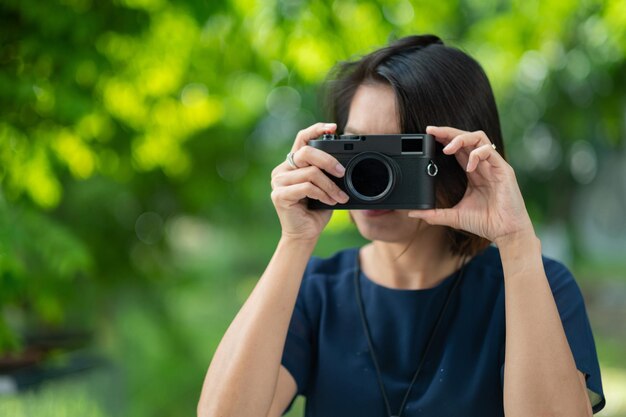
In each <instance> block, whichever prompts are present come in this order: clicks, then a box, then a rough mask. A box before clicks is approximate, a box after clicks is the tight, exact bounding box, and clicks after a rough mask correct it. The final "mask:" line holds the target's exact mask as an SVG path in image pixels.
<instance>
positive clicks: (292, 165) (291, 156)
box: [287, 152, 299, 169]
mask: <svg viewBox="0 0 626 417" xmlns="http://www.w3.org/2000/svg"><path fill="white" fill-rule="evenodd" d="M293 154H294V153H293V152H289V153H288V154H287V163H288V164H289V166H290V167H292V168H293V169H298V168H299V166H298V165H296V163H295V162H294V160H293Z"/></svg>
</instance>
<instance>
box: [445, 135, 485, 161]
mask: <svg viewBox="0 0 626 417" xmlns="http://www.w3.org/2000/svg"><path fill="white" fill-rule="evenodd" d="M490 144H491V141H490V140H489V138H488V137H487V135H486V134H485V132H483V131H482V130H478V131H476V132H469V133H463V134H460V135H459V136H457V137H455V138H454V139H452V140H451V141H450V143H448V144H447V145H446V146H445V147H444V148H443V153H445V154H446V155H452V154H454V153H455V152H456V151H458V150H459V149H461V148H478V147H479V146H482V145H490Z"/></svg>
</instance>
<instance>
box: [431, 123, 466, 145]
mask: <svg viewBox="0 0 626 417" xmlns="http://www.w3.org/2000/svg"><path fill="white" fill-rule="evenodd" d="M426 133H428V134H429V135H433V136H434V137H435V139H436V140H437V142H439V143H441V144H442V145H444V146H445V145H447V144H448V143H450V141H452V139H454V138H455V137H457V136H459V135H462V134H465V133H469V132H467V131H465V130H460V129H456V128H454V127H449V126H427V127H426Z"/></svg>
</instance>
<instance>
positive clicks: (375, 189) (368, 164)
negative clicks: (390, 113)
mask: <svg viewBox="0 0 626 417" xmlns="http://www.w3.org/2000/svg"><path fill="white" fill-rule="evenodd" d="M308 144H309V145H310V146H313V147H314V148H317V149H320V150H322V151H324V152H327V153H329V154H331V155H332V156H334V157H335V158H336V159H337V160H338V161H339V162H340V163H341V164H342V165H343V166H344V167H345V168H346V172H345V174H344V176H343V177H341V178H338V177H335V176H333V175H332V174H328V173H326V172H325V174H326V175H327V176H328V177H329V178H330V179H331V180H332V181H333V182H335V184H337V185H338V186H339V188H340V189H341V190H343V191H344V192H345V193H346V194H348V196H349V197H350V199H349V200H348V202H347V203H345V204H341V203H337V204H336V205H334V206H330V205H328V204H324V203H322V202H321V201H319V200H315V199H311V198H309V199H308V202H307V206H308V208H310V209H331V210H332V209H334V210H338V209H370V210H374V209H430V208H434V207H435V179H436V176H437V173H438V171H439V169H438V168H437V164H436V163H435V138H434V137H433V136H432V135H428V134H399V135H339V136H338V135H331V134H325V135H323V136H321V137H320V138H318V139H313V140H310V141H309V143H308Z"/></svg>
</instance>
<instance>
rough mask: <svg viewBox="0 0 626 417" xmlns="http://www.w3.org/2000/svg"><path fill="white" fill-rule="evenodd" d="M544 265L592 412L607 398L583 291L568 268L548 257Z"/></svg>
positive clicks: (603, 403)
mask: <svg viewBox="0 0 626 417" xmlns="http://www.w3.org/2000/svg"><path fill="white" fill-rule="evenodd" d="M544 267H545V271H546V275H547V276H548V281H549V283H550V287H551V289H552V294H553V295H554V300H555V302H556V306H557V308H558V310H559V315H560V317H561V322H562V323H563V329H564V330H565V335H566V336H567V341H568V342H569V346H570V349H571V350H572V354H573V356H574V361H575V362H576V367H577V368H578V370H579V371H581V372H582V373H584V374H585V378H586V381H587V393H588V394H589V400H590V401H591V406H592V409H593V412H594V414H595V413H597V412H599V411H600V410H602V408H604V405H605V403H606V401H605V398H604V393H603V390H602V378H601V376H600V364H599V363H598V354H597V352H596V345H595V342H594V339H593V334H592V331H591V325H590V324H589V319H588V317H587V310H586V308H585V301H584V299H583V295H582V293H581V292H580V288H579V287H578V284H577V283H576V281H575V280H574V277H573V276H572V274H571V272H570V271H569V270H568V269H567V268H566V267H565V266H563V265H562V264H561V263H559V262H556V261H552V260H547V261H546V262H545V263H544Z"/></svg>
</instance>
